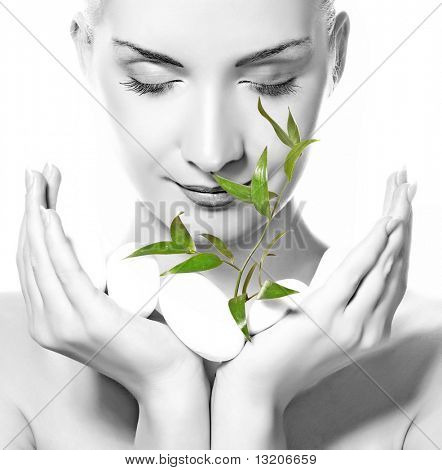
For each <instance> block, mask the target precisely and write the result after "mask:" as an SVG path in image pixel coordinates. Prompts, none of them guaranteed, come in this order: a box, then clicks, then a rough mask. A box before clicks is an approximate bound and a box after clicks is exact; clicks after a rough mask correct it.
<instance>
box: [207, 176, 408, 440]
mask: <svg viewBox="0 0 442 470" xmlns="http://www.w3.org/2000/svg"><path fill="white" fill-rule="evenodd" d="M401 179H402V180H405V179H406V177H405V175H404V174H403V173H402V174H400V175H398V179H396V175H395V176H392V177H390V178H389V181H388V184H387V191H386V196H385V209H384V215H386V214H388V217H383V218H382V219H380V220H379V221H378V222H377V223H376V224H375V226H374V227H373V229H372V230H371V232H370V233H369V234H368V236H367V237H366V238H365V239H364V240H363V241H362V242H361V243H359V244H358V245H357V246H356V247H355V248H353V249H352V250H351V251H350V253H349V254H348V255H347V257H346V258H345V259H344V261H343V262H342V263H341V264H340V265H339V266H338V268H337V269H335V270H334V271H333V272H332V274H331V275H327V276H324V271H325V272H326V271H327V269H329V268H328V266H327V264H328V263H327V258H332V257H333V256H330V255H331V254H332V253H333V252H332V250H329V251H328V252H327V253H326V255H325V257H324V258H323V260H322V261H321V264H320V266H319V268H318V271H317V272H316V274H315V278H314V279H313V281H312V283H311V287H310V288H309V289H307V291H306V292H304V293H303V294H302V296H300V297H299V301H298V302H296V303H297V304H298V305H294V306H293V311H291V312H289V313H288V314H287V315H286V316H285V317H284V318H283V319H282V320H281V321H279V322H278V323H277V324H275V325H274V326H272V327H271V328H269V329H268V330H265V331H263V332H262V333H259V334H258V335H256V336H254V337H253V340H252V342H251V343H247V344H246V346H245V347H244V349H243V350H242V352H241V353H240V354H239V356H237V357H236V358H235V359H233V360H232V361H230V362H228V363H226V364H224V365H222V366H221V367H220V368H219V369H218V371H217V376H216V380H215V386H214V392H213V395H212V413H213V414H214V416H213V417H212V419H213V420H214V421H215V420H223V419H225V418H224V416H225V413H226V412H227V410H228V409H229V408H230V413H231V414H234V413H237V415H239V416H241V418H242V421H243V422H245V421H247V420H248V419H249V416H244V414H242V415H241V413H242V405H244V409H246V410H247V409H250V412H251V413H253V410H259V409H263V408H264V409H268V410H269V412H268V413H267V416H271V415H272V416H273V417H274V410H277V415H278V416H279V420H280V421H281V416H282V412H283V411H284V409H285V408H286V406H287V405H288V403H289V402H290V401H291V399H292V398H293V397H294V396H295V395H296V394H297V393H299V392H301V391H303V390H305V389H307V388H309V387H311V386H312V385H314V384H315V383H317V382H318V381H320V380H322V379H323V378H325V377H326V376H328V375H330V374H331V373H333V372H335V371H336V370H338V369H340V368H342V367H344V366H345V365H347V364H348V363H349V362H350V361H351V358H353V357H355V355H356V354H358V353H360V352H362V351H365V350H367V349H369V348H372V347H374V346H376V345H378V344H380V343H381V342H382V341H383V340H385V339H386V338H387V337H388V335H389V333H390V329H391V322H392V319H393V316H394V313H395V312H396V309H397V307H398V305H399V303H400V302H401V300H402V298H403V296H404V293H405V290H406V282H407V271H408V259H409V251H410V240H411V223H412V217H411V203H410V200H411V199H412V196H413V195H414V194H413V192H415V190H414V188H412V187H410V185H408V184H407V183H405V181H401ZM397 181H398V182H399V184H397ZM409 193H410V196H409ZM409 197H410V199H409ZM391 217H393V218H391ZM327 274H328V273H327ZM319 278H322V279H325V280H324V281H323V282H318V281H317V280H318V279H319ZM232 405H233V409H232ZM264 412H265V411H264ZM263 419H264V418H263ZM230 425H231V426H232V428H233V424H232V423H230ZM219 426H220V424H219V423H218V424H215V427H214V429H213V435H214V438H215V440H216V439H217V438H219V437H220V436H221V432H217V428H218V427H219ZM243 431H244V430H243ZM251 432H253V429H252V428H251ZM244 434H247V431H244ZM261 437H262V436H261ZM223 445H226V444H225V443H224V444H223ZM227 445H229V444H227ZM244 445H247V446H252V447H253V444H250V443H248V444H244ZM268 445H274V444H268ZM275 445H277V444H275ZM237 448H238V447H237ZM249 448H250V447H249ZM264 448H270V447H264Z"/></svg>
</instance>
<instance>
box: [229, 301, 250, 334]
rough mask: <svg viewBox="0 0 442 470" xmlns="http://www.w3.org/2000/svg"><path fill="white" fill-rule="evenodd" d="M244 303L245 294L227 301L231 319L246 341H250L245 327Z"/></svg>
mask: <svg viewBox="0 0 442 470" xmlns="http://www.w3.org/2000/svg"><path fill="white" fill-rule="evenodd" d="M246 301H247V296H246V295H245V294H242V295H239V296H238V297H234V298H233V299H230V300H229V309H230V313H231V314H232V317H233V319H234V320H235V322H236V324H237V325H238V326H239V328H240V329H241V331H242V332H243V334H244V336H245V337H246V339H247V341H251V340H252V338H251V337H250V333H249V328H248V326H247V318H246Z"/></svg>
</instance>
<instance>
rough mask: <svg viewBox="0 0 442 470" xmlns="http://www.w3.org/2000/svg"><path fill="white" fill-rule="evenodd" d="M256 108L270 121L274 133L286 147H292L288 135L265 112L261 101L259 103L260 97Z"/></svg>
mask: <svg viewBox="0 0 442 470" xmlns="http://www.w3.org/2000/svg"><path fill="white" fill-rule="evenodd" d="M258 110H259V112H260V113H261V115H262V116H264V117H265V118H266V119H267V121H269V122H270V124H271V125H272V127H273V129H274V131H275V132H276V135H277V136H278V137H279V140H280V141H281V142H282V143H283V144H285V145H287V147H290V148H292V147H293V143H292V141H291V139H290V137H289V136H288V135H287V134H286V132H285V131H284V130H283V129H282V128H281V126H280V125H279V124H278V123H277V122H276V121H274V120H273V119H272V118H271V117H270V116H269V115H268V114H267V112H266V111H265V110H264V108H263V106H262V103H261V97H260V98H259V99H258Z"/></svg>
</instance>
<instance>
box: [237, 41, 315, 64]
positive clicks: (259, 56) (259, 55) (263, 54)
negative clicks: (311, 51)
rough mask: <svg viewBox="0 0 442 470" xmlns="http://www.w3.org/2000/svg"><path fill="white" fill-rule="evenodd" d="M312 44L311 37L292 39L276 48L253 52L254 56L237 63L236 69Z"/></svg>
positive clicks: (251, 55)
mask: <svg viewBox="0 0 442 470" xmlns="http://www.w3.org/2000/svg"><path fill="white" fill-rule="evenodd" d="M311 43H312V40H311V38H310V37H305V38H302V39H292V40H290V41H286V42H283V43H281V44H278V45H277V46H275V47H272V48H269V49H263V50H261V51H258V52H253V53H252V54H250V55H248V56H246V57H243V58H242V59H240V60H238V62H236V64H235V67H243V66H244V65H249V64H252V63H254V62H258V61H259V60H263V59H266V58H267V57H271V56H274V55H277V54H279V53H280V52H282V51H285V50H286V49H289V48H292V47H305V46H310V45H311Z"/></svg>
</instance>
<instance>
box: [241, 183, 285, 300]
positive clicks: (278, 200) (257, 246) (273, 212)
mask: <svg viewBox="0 0 442 470" xmlns="http://www.w3.org/2000/svg"><path fill="white" fill-rule="evenodd" d="M288 185H289V181H286V182H285V183H284V186H283V187H282V190H281V192H280V194H279V196H278V199H277V200H276V202H275V205H274V207H273V210H272V213H271V214H270V217H269V219H268V221H267V222H266V225H265V227H264V229H263V231H262V234H261V236H260V237H259V240H258V242H257V243H256V245H255V247H254V248H253V250H252V251H251V252H250V254H249V256H248V257H247V259H246V260H245V261H244V264H243V265H242V268H241V269H240V270H239V273H238V279H237V280H236V286H235V295H234V297H237V296H238V292H239V287H240V284H241V278H242V275H243V274H244V271H245V269H246V267H247V265H248V264H249V261H250V260H251V259H252V256H253V255H254V254H255V253H256V251H257V250H258V248H259V246H260V245H261V243H262V241H263V240H264V237H265V234H266V233H267V231H268V229H269V227H270V223H271V222H272V220H273V218H274V217H275V213H276V210H277V209H278V206H279V204H280V203H281V198H282V195H283V194H284V192H285V190H286V189H287V186H288Z"/></svg>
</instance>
